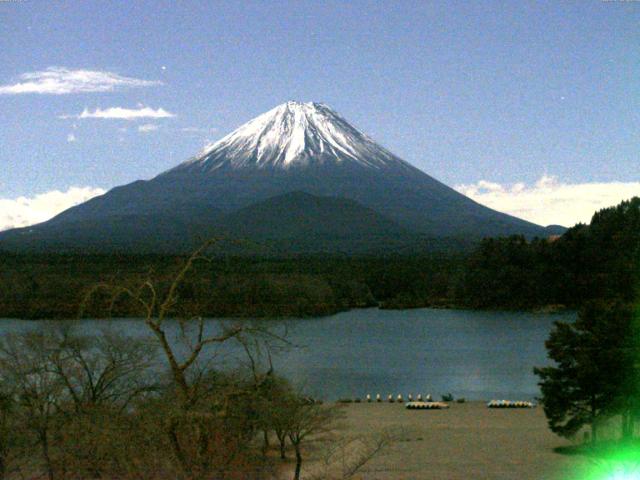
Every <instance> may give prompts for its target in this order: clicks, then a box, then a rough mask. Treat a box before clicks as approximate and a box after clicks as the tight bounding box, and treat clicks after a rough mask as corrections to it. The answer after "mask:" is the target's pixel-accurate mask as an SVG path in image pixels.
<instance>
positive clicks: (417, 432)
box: [341, 402, 587, 480]
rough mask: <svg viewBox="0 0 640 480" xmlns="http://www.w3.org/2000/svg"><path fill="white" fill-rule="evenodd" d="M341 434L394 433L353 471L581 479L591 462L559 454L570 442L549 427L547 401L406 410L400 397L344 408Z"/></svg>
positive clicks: (450, 479) (435, 479) (384, 475)
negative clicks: (500, 406) (520, 406)
mask: <svg viewBox="0 0 640 480" xmlns="http://www.w3.org/2000/svg"><path fill="white" fill-rule="evenodd" d="M344 414H345V417H344V419H343V420H342V421H341V424H342V428H341V433H342V434H343V435H368V436H371V437H373V436H375V435H376V434H377V433H379V432H382V431H385V430H388V431H392V432H395V434H396V439H395V440H394V441H393V442H392V443H391V444H390V445H389V446H388V447H387V448H386V449H385V450H384V452H383V453H381V454H380V455H379V456H377V457H376V458H374V459H373V460H372V461H371V462H370V463H369V464H367V466H366V467H365V468H364V470H362V472H361V475H360V476H359V477H356V478H362V479H396V480H397V479H430V480H440V479H441V480H456V479H465V480H468V479H504V480H507V479H510V480H514V479H518V480H527V479H545V480H546V479H548V480H572V479H579V478H582V476H581V473H580V472H582V471H584V467H585V466H586V465H587V461H586V460H585V459H583V458H581V457H570V456H564V455H560V454H557V453H555V452H554V451H553V449H554V448H555V447H558V446H561V445H567V444H569V443H570V442H568V441H567V440H564V439H562V438H560V437H558V436H556V435H555V434H553V433H552V432H551V431H549V429H548V427H547V424H546V419H545V416H544V412H543V410H542V408H540V407H537V408H533V409H489V408H487V407H486V404H485V403H483V402H467V403H462V404H458V403H453V404H451V408H449V409H448V410H428V411H426V410H418V411H416V410H406V409H405V408H404V406H403V405H402V404H397V403H391V404H390V403H371V404H367V403H362V404H349V405H346V406H345V407H344Z"/></svg>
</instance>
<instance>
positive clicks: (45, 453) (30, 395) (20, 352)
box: [0, 331, 65, 480]
mask: <svg viewBox="0 0 640 480" xmlns="http://www.w3.org/2000/svg"><path fill="white" fill-rule="evenodd" d="M53 350H54V343H53V342H52V341H51V339H50V338H49V337H48V336H47V335H45V334H44V332H42V331H35V332H28V333H25V334H9V335H6V336H5V337H4V338H2V340H1V341H0V372H1V374H2V378H3V379H4V381H5V382H6V383H7V384H8V385H10V386H11V391H12V394H13V395H14V397H15V400H16V404H17V406H18V407H19V408H20V414H21V416H22V419H21V420H22V424H23V425H24V428H26V429H27V430H28V431H29V432H31V433H33V434H34V436H35V441H36V444H37V445H38V446H39V448H40V452H41V455H42V460H43V463H44V469H45V472H46V474H47V478H48V479H49V480H53V478H54V462H53V458H52V455H51V441H52V434H53V433H54V431H55V429H56V427H57V425H56V422H57V414H58V413H59V411H60V408H61V403H62V401H63V397H64V389H65V387H64V384H63V382H62V381H61V379H60V377H59V376H58V375H56V374H55V373H53V371H52V370H53V365H52V362H51V358H50V354H51V352H52V351H53Z"/></svg>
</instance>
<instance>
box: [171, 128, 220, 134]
mask: <svg viewBox="0 0 640 480" xmlns="http://www.w3.org/2000/svg"><path fill="white" fill-rule="evenodd" d="M180 130H181V131H183V132H186V133H203V134H207V133H215V132H217V131H218V129H217V128H215V127H211V128H201V127H184V128H181V129H180Z"/></svg>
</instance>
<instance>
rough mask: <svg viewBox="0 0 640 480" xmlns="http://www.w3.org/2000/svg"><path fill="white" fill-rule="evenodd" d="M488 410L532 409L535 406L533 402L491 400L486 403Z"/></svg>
mask: <svg viewBox="0 0 640 480" xmlns="http://www.w3.org/2000/svg"><path fill="white" fill-rule="evenodd" d="M487 407H488V408H533V407H535V404H534V403H533V402H526V401H522V400H518V401H512V400H491V401H490V402H489V403H487Z"/></svg>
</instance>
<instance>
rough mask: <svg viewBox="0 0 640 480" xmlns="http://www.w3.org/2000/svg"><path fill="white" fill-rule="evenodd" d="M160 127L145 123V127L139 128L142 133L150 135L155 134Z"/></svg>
mask: <svg viewBox="0 0 640 480" xmlns="http://www.w3.org/2000/svg"><path fill="white" fill-rule="evenodd" d="M158 128H160V127H158V125H156V124H154V123H145V124H144V125H140V126H138V131H139V132H142V133H149V132H155V131H156V130H158Z"/></svg>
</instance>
